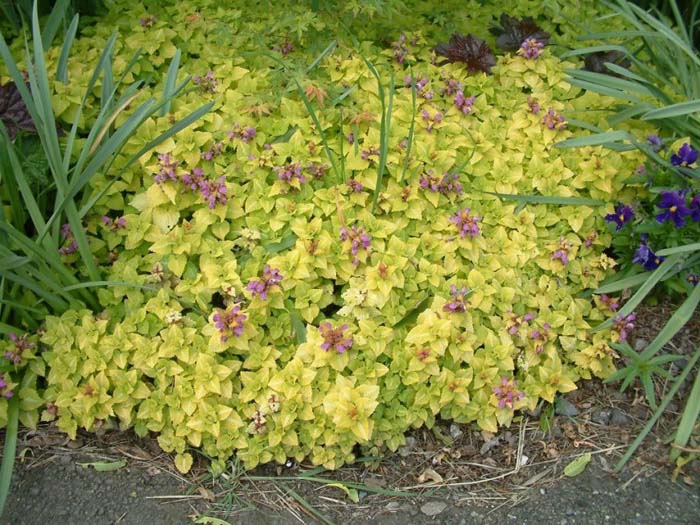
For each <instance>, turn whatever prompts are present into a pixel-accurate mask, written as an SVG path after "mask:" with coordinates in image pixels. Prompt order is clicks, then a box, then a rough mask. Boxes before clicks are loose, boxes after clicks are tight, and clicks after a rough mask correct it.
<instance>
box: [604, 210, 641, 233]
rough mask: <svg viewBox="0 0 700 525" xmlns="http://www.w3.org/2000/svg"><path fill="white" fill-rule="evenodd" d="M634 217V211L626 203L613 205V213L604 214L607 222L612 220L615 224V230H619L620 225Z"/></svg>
mask: <svg viewBox="0 0 700 525" xmlns="http://www.w3.org/2000/svg"><path fill="white" fill-rule="evenodd" d="M633 219H634V212H633V211H632V207H631V206H627V205H626V204H618V205H617V206H616V207H615V213H609V214H607V215H606V216H605V220H606V221H608V222H614V223H615V224H616V226H615V231H618V232H619V231H620V230H621V229H622V227H623V226H624V225H625V224H627V223H628V222H630V221H631V220H633Z"/></svg>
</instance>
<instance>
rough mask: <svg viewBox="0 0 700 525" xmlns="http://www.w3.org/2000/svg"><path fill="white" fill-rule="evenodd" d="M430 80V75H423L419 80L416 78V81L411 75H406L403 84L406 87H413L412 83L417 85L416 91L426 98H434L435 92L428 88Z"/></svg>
mask: <svg viewBox="0 0 700 525" xmlns="http://www.w3.org/2000/svg"><path fill="white" fill-rule="evenodd" d="M429 82H430V79H429V78H428V77H421V78H419V79H417V80H415V79H414V82H412V81H411V75H406V76H405V77H404V78H403V85H404V86H405V87H411V84H413V85H415V88H416V93H418V96H420V97H423V98H424V99H425V100H432V99H433V98H434V97H435V92H434V91H433V90H431V89H428V83H429Z"/></svg>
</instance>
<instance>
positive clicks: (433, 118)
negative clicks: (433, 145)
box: [420, 109, 443, 133]
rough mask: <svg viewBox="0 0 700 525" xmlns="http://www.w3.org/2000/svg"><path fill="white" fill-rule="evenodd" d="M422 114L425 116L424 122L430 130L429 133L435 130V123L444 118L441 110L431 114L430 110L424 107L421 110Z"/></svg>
mask: <svg viewBox="0 0 700 525" xmlns="http://www.w3.org/2000/svg"><path fill="white" fill-rule="evenodd" d="M420 114H421V116H422V117H423V122H425V126H426V127H425V129H426V130H427V131H428V133H430V132H432V131H433V126H434V125H435V124H440V122H442V119H443V115H442V113H440V112H439V111H436V112H435V114H434V115H432V116H431V115H430V112H429V111H428V110H427V109H424V110H422V111H421V112H420Z"/></svg>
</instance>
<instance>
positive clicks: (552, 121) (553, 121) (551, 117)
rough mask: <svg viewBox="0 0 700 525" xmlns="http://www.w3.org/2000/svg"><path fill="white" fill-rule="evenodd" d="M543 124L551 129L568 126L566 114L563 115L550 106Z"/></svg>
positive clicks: (543, 118)
mask: <svg viewBox="0 0 700 525" xmlns="http://www.w3.org/2000/svg"><path fill="white" fill-rule="evenodd" d="M542 124H543V125H545V126H547V127H548V128H549V129H556V130H560V129H564V128H565V127H566V119H565V118H564V115H561V114H559V113H557V112H556V111H554V110H553V109H552V108H550V109H549V110H548V111H547V113H546V114H545V115H544V117H542Z"/></svg>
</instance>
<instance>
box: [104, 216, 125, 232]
mask: <svg viewBox="0 0 700 525" xmlns="http://www.w3.org/2000/svg"><path fill="white" fill-rule="evenodd" d="M100 220H102V222H103V223H104V225H105V227H106V228H109V229H110V230H112V231H117V230H123V229H124V228H126V218H124V217H119V218H118V219H117V220H114V221H113V220H112V219H110V218H109V217H107V216H106V215H103V216H102V217H100Z"/></svg>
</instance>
